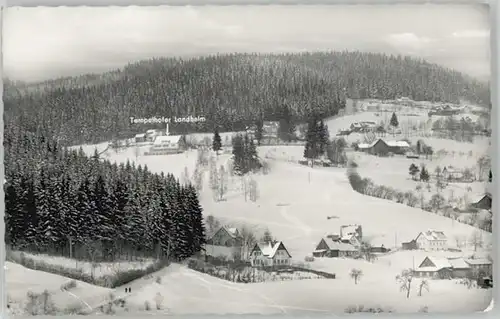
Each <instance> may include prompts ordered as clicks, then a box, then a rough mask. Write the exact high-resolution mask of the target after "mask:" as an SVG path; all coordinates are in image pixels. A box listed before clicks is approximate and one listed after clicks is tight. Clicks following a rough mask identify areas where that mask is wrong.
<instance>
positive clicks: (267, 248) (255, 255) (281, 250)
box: [249, 241, 292, 267]
mask: <svg viewBox="0 0 500 319" xmlns="http://www.w3.org/2000/svg"><path fill="white" fill-rule="evenodd" d="M249 259H250V264H251V265H252V267H284V266H290V265H291V261H292V255H290V253H289V252H288V250H287V249H286V247H285V245H284V244H283V242H281V241H273V242H265V243H257V244H255V246H254V247H253V249H252V250H251V251H250V258H249Z"/></svg>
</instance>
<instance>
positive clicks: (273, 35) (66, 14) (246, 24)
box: [3, 5, 490, 81]
mask: <svg viewBox="0 0 500 319" xmlns="http://www.w3.org/2000/svg"><path fill="white" fill-rule="evenodd" d="M3 20H4V21H3V23H4V27H3V58H4V73H5V76H7V77H9V78H10V79H12V80H24V81H38V80H43V79H47V78H53V77H60V76H68V75H75V74H81V73H90V72H102V71H106V70H109V69H115V68H119V67H122V66H123V65H125V64H127V63H128V62H132V61H136V60H141V59H145V58H149V57H153V56H172V55H200V54H207V53H215V52H276V51H279V52H283V51H303V50H344V49H349V50H363V51H376V52H387V53H402V54H408V55H413V56H419V57H423V58H425V59H427V60H428V61H430V62H435V63H438V64H442V65H444V66H447V67H451V68H455V69H457V70H459V71H462V72H465V73H468V74H470V75H472V76H476V77H480V78H483V79H484V78H488V77H489V75H490V42H489V41H490V40H489V30H490V24H489V12H488V8H487V7H485V6H469V5H456V6H452V5H390V6H362V5H350V6H347V5H345V6H339V5H335V6H224V7H211V6H201V7H167V6H163V7H54V8H49V7H45V8H43V7H32V8H19V7H12V8H8V9H5V11H4V19H3Z"/></svg>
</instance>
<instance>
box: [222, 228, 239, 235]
mask: <svg viewBox="0 0 500 319" xmlns="http://www.w3.org/2000/svg"><path fill="white" fill-rule="evenodd" d="M225 228H226V230H227V232H228V233H229V235H231V236H233V237H238V236H239V235H240V232H239V231H238V228H234V227H231V228H227V227H225Z"/></svg>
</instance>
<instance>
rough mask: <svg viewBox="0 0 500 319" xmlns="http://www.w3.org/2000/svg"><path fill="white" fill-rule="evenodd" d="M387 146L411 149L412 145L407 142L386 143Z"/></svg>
mask: <svg viewBox="0 0 500 319" xmlns="http://www.w3.org/2000/svg"><path fill="white" fill-rule="evenodd" d="M384 142H385V144H387V145H389V146H391V147H410V144H408V142H406V141H384Z"/></svg>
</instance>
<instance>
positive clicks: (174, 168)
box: [7, 113, 492, 314]
mask: <svg viewBox="0 0 500 319" xmlns="http://www.w3.org/2000/svg"><path fill="white" fill-rule="evenodd" d="M366 114H368V113H366ZM373 116H374V115H373ZM411 118H416V117H415V116H411ZM360 120H372V119H371V118H367V119H360V118H356V120H355V121H360ZM334 121H335V125H333V124H334V123H329V124H328V125H329V128H330V130H331V135H332V136H333V135H334V132H335V133H336V131H337V130H338V129H340V128H344V127H343V126H341V125H340V124H342V123H344V122H345V124H348V125H350V123H351V122H352V121H353V119H352V118H350V117H349V116H346V117H344V118H337V119H335V120H334ZM404 121H405V119H404V117H403V116H401V118H400V122H401V123H403V122H404ZM341 122H342V123H341ZM348 125H347V126H348ZM223 140H224V137H223ZM425 140H426V142H428V143H429V144H430V145H431V146H433V147H434V149H435V150H438V149H441V148H442V149H447V150H451V149H453V148H454V147H456V149H457V151H464V149H463V148H465V152H468V150H467V147H470V150H472V151H473V152H474V153H476V152H479V151H478V148H480V147H483V146H478V145H476V143H475V144H471V145H469V146H467V144H464V143H462V144H463V145H458V144H456V145H455V146H453V141H442V140H437V139H435V140H432V139H425ZM439 145H442V147H440V146H439ZM94 147H95V146H90V145H86V146H85V147H84V151H85V152H87V153H88V154H89V155H92V154H93V152H94ZM98 148H99V150H104V149H105V148H106V145H103V144H101V145H98ZM147 149H148V147H147V146H145V147H141V148H140V149H139V151H137V149H136V148H135V147H131V148H129V149H125V150H120V151H118V152H115V151H112V150H109V151H107V152H106V153H104V154H103V155H102V156H103V157H104V158H106V159H108V160H110V161H112V162H115V161H116V162H118V163H124V162H126V161H127V160H130V161H133V162H136V165H137V164H140V165H147V166H148V169H149V170H150V171H152V172H157V173H159V172H165V173H173V174H174V175H176V176H177V177H180V176H181V175H182V173H183V172H184V170H185V168H187V169H188V172H189V173H190V174H192V172H193V171H194V167H195V162H196V158H197V153H196V151H188V152H185V153H183V154H177V155H161V156H144V155H143V152H144V151H146V150H147ZM259 154H260V156H261V158H266V157H269V158H268V159H267V160H268V162H269V164H270V173H269V174H267V175H263V174H255V175H254V176H253V177H252V178H253V179H254V180H255V181H256V182H257V185H258V192H259V199H258V200H257V201H255V202H252V201H250V200H245V197H244V195H243V191H242V181H241V178H238V177H231V178H230V185H229V191H228V193H227V194H226V196H225V200H224V201H220V202H216V201H214V199H213V196H212V194H211V190H210V189H209V187H208V172H207V174H206V176H205V185H204V189H203V190H202V192H201V195H200V201H201V204H202V207H203V209H204V214H205V215H206V216H208V215H213V216H214V217H216V218H219V219H221V220H222V221H224V222H226V223H230V224H233V225H235V226H241V225H254V226H258V227H260V229H261V230H262V229H264V228H268V229H269V230H270V231H271V233H272V234H273V236H274V237H276V238H277V239H278V240H281V241H283V243H284V245H285V246H286V248H287V249H288V251H289V252H290V254H291V255H292V258H293V260H294V261H295V262H304V259H305V257H306V256H310V255H311V254H312V251H314V250H315V248H316V246H317V244H318V243H319V241H320V240H321V238H322V237H323V236H325V235H326V234H327V233H338V232H339V229H340V226H341V225H346V224H359V225H361V226H362V227H363V237H364V238H367V239H368V240H369V241H370V242H371V243H372V245H381V244H383V245H384V246H385V247H387V248H393V249H394V248H399V247H400V246H401V243H402V242H406V241H409V240H411V239H414V238H415V237H416V236H417V235H418V233H419V232H421V231H426V230H428V229H436V230H441V231H444V232H445V234H446V235H447V236H448V238H449V243H448V245H449V246H450V247H454V246H455V242H454V238H455V237H457V236H461V237H465V238H468V237H470V236H471V235H472V234H473V233H474V232H476V231H477V229H476V228H474V227H471V226H469V225H466V224H461V223H457V222H454V221H452V220H451V219H449V218H446V217H443V216H440V215H437V214H432V213H429V212H425V211H423V210H421V209H419V208H411V207H408V206H406V205H402V204H397V203H395V202H392V201H387V200H383V199H378V198H373V197H369V196H364V195H361V194H359V193H357V192H355V191H354V190H352V188H351V186H350V185H349V182H348V180H347V177H346V170H345V169H344V168H322V167H317V168H310V167H306V166H302V165H298V164H296V163H293V161H297V160H299V159H301V158H302V154H303V147H302V146H279V147H278V146H263V147H260V148H259ZM266 155H268V156H266ZM356 156H357V161H358V164H359V168H358V169H359V171H360V174H361V175H362V176H363V177H370V178H372V179H373V180H374V181H375V182H376V183H378V182H379V181H380V184H383V185H386V186H392V187H397V188H399V187H401V188H402V189H403V188H404V187H408V188H409V189H414V188H415V182H414V181H411V180H409V175H408V166H409V165H410V163H411V161H412V160H407V159H406V158H404V159H399V158H388V159H379V158H375V157H370V158H368V157H367V155H358V154H357V155H356ZM229 157H230V155H229V154H223V155H219V156H218V158H217V161H218V163H217V164H218V165H225V164H227V161H228V159H229ZM290 161H292V162H290ZM421 161H422V160H418V164H419V163H420V162H421ZM446 161H450V162H452V163H453V164H455V165H458V164H457V163H459V162H460V163H464V164H463V165H466V166H468V165H472V164H474V163H475V161H476V159H472V158H471V159H468V158H467V157H463V158H462V157H461V158H460V159H459V158H455V157H453V158H444V159H442V163H445V162H446ZM438 163H441V162H439V161H437V160H436V162H434V161H433V162H428V163H427V164H428V165H429V168H430V169H431V171H432V168H431V166H432V165H442V164H438ZM388 182H390V184H389V185H387V184H388ZM393 183H394V184H393ZM474 187H475V189H476V188H477V190H479V189H480V186H477V187H476V186H474ZM327 216H335V218H330V219H327ZM481 235H482V239H483V240H484V242H485V244H486V246H487V245H488V244H491V243H492V235H491V233H487V232H483V231H481ZM487 253H488V252H486V254H487ZM440 254H446V256H451V255H453V254H456V253H449V252H446V253H440ZM425 256H426V253H424V252H402V251H396V252H393V253H390V254H387V255H384V256H380V257H379V258H378V259H377V260H376V261H374V262H373V263H370V262H367V261H364V260H352V259H323V258H316V259H315V260H314V261H313V262H310V263H309V264H310V266H311V267H312V268H313V269H317V270H324V271H328V272H334V273H336V275H337V278H336V279H312V280H297V281H283V282H265V283H255V284H238V283H231V282H228V281H224V280H221V279H218V278H215V277H211V276H209V275H206V274H202V273H198V272H195V271H193V270H190V269H187V268H186V267H184V266H181V265H177V264H174V265H171V266H169V267H167V268H164V269H162V270H160V271H159V272H157V273H155V274H154V275H153V276H150V277H148V278H141V279H138V280H136V281H134V282H132V283H130V284H127V286H129V287H132V293H130V294H127V295H126V296H125V297H124V298H125V299H126V303H125V306H124V308H120V309H122V310H123V311H125V309H127V310H128V312H129V313H135V312H141V313H143V312H144V311H149V312H151V313H172V314H201V313H208V314H225V313H233V314H236V313H259V314H271V313H283V314H304V313H313V312H327V313H328V312H337V313H342V312H344V310H345V309H346V308H347V307H349V306H358V305H363V306H365V307H377V306H380V307H382V308H387V307H389V308H391V309H393V310H395V311H396V312H416V311H418V310H419V309H421V308H422V307H424V306H427V307H428V309H429V312H454V313H459V312H473V311H482V310H484V309H485V308H486V307H487V306H488V305H489V303H490V300H491V297H492V290H491V289H489V290H485V289H470V290H469V289H467V288H466V287H465V286H463V285H460V284H458V283H457V282H456V281H454V280H441V281H438V280H430V290H429V291H428V292H427V291H425V292H424V293H423V296H417V286H418V284H417V285H415V286H414V288H413V290H412V292H411V294H412V295H411V297H410V298H409V299H407V298H406V296H405V294H404V293H402V292H400V289H399V285H398V284H397V282H396V280H395V276H396V275H398V274H399V273H400V272H401V270H403V269H405V268H409V267H412V266H413V265H414V264H415V263H419V262H421V260H422V259H423V258H425ZM37 258H38V257H37ZM39 258H41V259H43V260H44V261H45V262H49V261H50V262H51V263H52V262H53V263H58V264H60V263H64V262H66V261H58V260H56V259H54V258H51V259H48V258H44V257H39ZM73 262H74V261H73ZM8 267H9V269H8V271H7V285H8V287H9V288H8V292H9V295H10V296H9V297H10V298H11V299H15V300H16V301H17V302H18V303H21V302H22V301H23V300H25V299H26V293H27V291H28V290H30V289H38V290H40V289H42V290H43V289H49V290H50V291H54V293H55V297H54V298H55V299H57V303H58V304H61V305H62V304H65V303H66V302H68V303H70V302H71V298H73V299H75V297H72V296H71V295H70V294H68V293H67V292H64V291H61V290H60V286H61V285H62V284H63V283H65V282H67V281H68V279H67V278H63V277H60V276H56V275H51V274H47V273H43V272H39V271H33V270H28V269H25V268H23V267H21V266H19V265H15V264H12V263H8ZM110 268H111V266H110ZM353 268H358V269H361V270H362V271H363V276H362V278H361V280H360V282H359V283H358V284H357V285H356V284H354V281H353V279H352V278H350V276H349V272H350V270H351V269H353ZM103 271H104V270H103ZM158 278H160V279H158ZM416 281H418V279H416ZM77 287H78V288H76V290H75V291H71V292H72V293H73V294H75V295H77V296H78V298H80V299H83V300H85V302H86V303H88V304H91V307H93V306H94V305H97V304H99V303H100V302H102V301H104V300H106V298H107V296H108V295H109V293H110V292H111V291H112V290H110V289H105V288H100V287H95V286H92V285H89V284H84V283H78V285H77ZM114 293H115V295H116V296H123V295H124V294H123V288H117V289H115V290H114ZM59 298H60V299H59ZM59 300H60V301H59ZM157 303H159V304H160V305H159V309H158V310H157V309H156V304H157ZM146 308H148V309H149V308H150V310H147V309H146ZM117 311H119V309H117Z"/></svg>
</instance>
